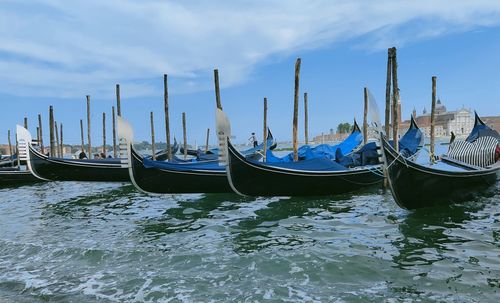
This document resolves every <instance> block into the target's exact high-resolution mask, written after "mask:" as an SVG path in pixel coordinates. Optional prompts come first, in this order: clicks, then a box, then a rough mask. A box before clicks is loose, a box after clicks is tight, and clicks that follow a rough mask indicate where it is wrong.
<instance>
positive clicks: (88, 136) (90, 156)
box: [86, 95, 92, 159]
mask: <svg viewBox="0 0 500 303" xmlns="http://www.w3.org/2000/svg"><path fill="white" fill-rule="evenodd" d="M86 98H87V142H88V146H87V152H88V154H87V157H88V158H89V159H91V158H92V144H91V140H90V95H87V96H86Z"/></svg>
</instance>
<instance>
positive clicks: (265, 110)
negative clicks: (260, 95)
mask: <svg viewBox="0 0 500 303" xmlns="http://www.w3.org/2000/svg"><path fill="white" fill-rule="evenodd" d="M262 142H263V143H264V150H263V151H262V152H263V155H262V160H263V161H264V162H266V158H267V157H266V155H267V98H266V97H264V133H263V135H262Z"/></svg>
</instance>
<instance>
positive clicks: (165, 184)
mask: <svg viewBox="0 0 500 303" xmlns="http://www.w3.org/2000/svg"><path fill="white" fill-rule="evenodd" d="M130 161H131V163H130V165H131V167H130V174H131V176H130V177H131V179H132V182H133V183H134V185H135V186H136V187H137V188H138V189H140V190H142V191H144V192H147V193H157V194H169V193H177V194H181V193H230V192H232V190H231V187H230V186H229V183H228V181H227V177H226V172H225V171H203V172H200V171H179V170H167V169H159V168H155V167H151V168H146V167H145V166H144V165H143V161H142V156H141V155H139V154H138V153H137V152H136V151H135V150H134V149H133V148H131V155H130Z"/></svg>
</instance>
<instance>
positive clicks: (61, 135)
mask: <svg viewBox="0 0 500 303" xmlns="http://www.w3.org/2000/svg"><path fill="white" fill-rule="evenodd" d="M59 126H60V127H59V131H60V132H61V133H60V136H59V137H60V139H61V141H60V142H61V144H60V145H59V149H60V150H61V151H60V154H61V158H64V143H63V124H62V123H61V124H60V125H59Z"/></svg>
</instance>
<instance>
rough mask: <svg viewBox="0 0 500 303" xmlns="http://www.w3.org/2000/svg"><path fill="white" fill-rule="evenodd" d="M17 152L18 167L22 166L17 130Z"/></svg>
mask: <svg viewBox="0 0 500 303" xmlns="http://www.w3.org/2000/svg"><path fill="white" fill-rule="evenodd" d="M16 153H17V157H16V158H17V167H20V166H21V157H19V143H17V132H16Z"/></svg>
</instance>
